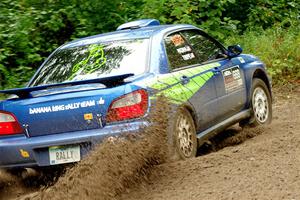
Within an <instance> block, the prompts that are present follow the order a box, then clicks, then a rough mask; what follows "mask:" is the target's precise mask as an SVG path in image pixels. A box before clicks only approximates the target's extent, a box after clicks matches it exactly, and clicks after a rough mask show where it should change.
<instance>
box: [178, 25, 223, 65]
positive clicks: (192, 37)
mask: <svg viewBox="0 0 300 200" xmlns="http://www.w3.org/2000/svg"><path fill="white" fill-rule="evenodd" d="M182 34H183V36H184V37H185V38H186V40H187V41H188V42H189V44H190V45H191V46H192V48H193V50H194V52H195V54H196V56H197V57H198V59H199V62H200V63H202V62H205V61H210V60H214V59H217V58H224V57H225V55H224V54H223V50H222V49H221V48H220V47H219V46H218V45H217V44H215V43H214V42H213V41H211V40H210V39H208V38H206V37H205V36H203V35H201V34H200V33H199V32H198V31H192V30H191V31H183V32H182Z"/></svg>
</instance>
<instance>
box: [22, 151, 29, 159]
mask: <svg viewBox="0 0 300 200" xmlns="http://www.w3.org/2000/svg"><path fill="white" fill-rule="evenodd" d="M20 154H21V156H22V157H23V158H29V157H30V154H29V152H28V151H25V150H23V149H20Z"/></svg>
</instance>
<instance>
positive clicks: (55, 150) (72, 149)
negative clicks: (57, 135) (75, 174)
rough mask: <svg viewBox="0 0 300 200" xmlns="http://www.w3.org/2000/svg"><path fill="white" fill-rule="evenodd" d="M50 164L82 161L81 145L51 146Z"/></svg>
mask: <svg viewBox="0 0 300 200" xmlns="http://www.w3.org/2000/svg"><path fill="white" fill-rule="evenodd" d="M49 158H50V165H58V164H64V163H72V162H78V161H80V147H79V146H59V147H50V148H49Z"/></svg>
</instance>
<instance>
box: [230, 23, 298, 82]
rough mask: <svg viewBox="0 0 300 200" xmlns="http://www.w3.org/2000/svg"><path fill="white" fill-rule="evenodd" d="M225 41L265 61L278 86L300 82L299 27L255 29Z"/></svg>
mask: <svg viewBox="0 0 300 200" xmlns="http://www.w3.org/2000/svg"><path fill="white" fill-rule="evenodd" d="M225 43H226V44H240V45H241V46H242V47H243V49H244V53H249V54H253V55H256V56H258V57H259V58H260V59H261V60H262V61H264V62H265V63H266V66H267V69H268V72H269V74H270V75H271V76H272V80H273V83H274V84H275V85H278V84H279V85H282V84H286V83H295V82H299V81H300V26H299V25H294V26H291V27H289V28H282V27H276V26H275V27H273V28H271V29H267V30H262V29H255V30H254V29H252V30H249V31H247V32H245V33H244V34H243V35H242V36H237V37H229V38H228V39H227V40H226V41H225Z"/></svg>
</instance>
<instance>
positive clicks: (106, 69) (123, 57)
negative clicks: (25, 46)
mask: <svg viewBox="0 0 300 200" xmlns="http://www.w3.org/2000/svg"><path fill="white" fill-rule="evenodd" d="M148 43H149V39H135V40H126V41H113V42H108V43H100V44H89V45H85V46H78V47H72V48H67V49H62V50H58V51H57V52H56V53H54V54H53V55H52V56H51V57H50V58H49V59H48V61H47V62H46V63H45V64H44V65H43V67H42V69H41V70H40V71H39V72H38V74H37V75H36V76H35V78H34V79H33V81H32V83H31V84H30V86H39V85H47V84H55V83H62V82H71V81H79V80H87V79H94V78H101V77H107V76H115V75H122V74H128V73H133V74H135V75H138V74H142V73H144V72H145V70H146V67H147V62H146V61H147V50H148Z"/></svg>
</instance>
